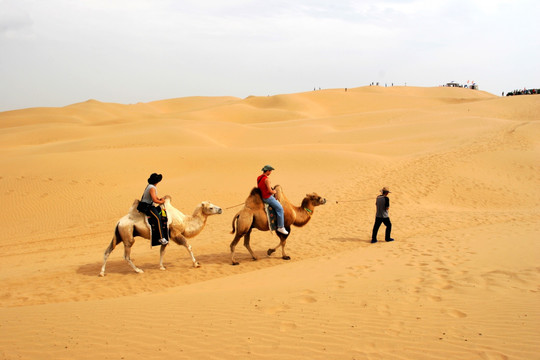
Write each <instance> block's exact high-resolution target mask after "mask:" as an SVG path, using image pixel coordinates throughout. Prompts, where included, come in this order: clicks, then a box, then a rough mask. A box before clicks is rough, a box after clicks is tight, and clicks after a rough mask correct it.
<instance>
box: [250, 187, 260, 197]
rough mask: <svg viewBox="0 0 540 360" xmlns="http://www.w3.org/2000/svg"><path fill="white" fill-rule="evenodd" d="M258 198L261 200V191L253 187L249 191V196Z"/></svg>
mask: <svg viewBox="0 0 540 360" xmlns="http://www.w3.org/2000/svg"><path fill="white" fill-rule="evenodd" d="M257 195H258V196H260V197H261V199H262V192H261V189H259V188H258V187H254V188H253V189H252V190H251V193H250V194H249V196H257Z"/></svg>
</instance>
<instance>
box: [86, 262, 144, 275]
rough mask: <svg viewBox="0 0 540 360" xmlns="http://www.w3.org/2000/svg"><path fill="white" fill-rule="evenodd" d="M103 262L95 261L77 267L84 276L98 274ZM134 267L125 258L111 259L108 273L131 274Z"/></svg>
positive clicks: (108, 264)
mask: <svg viewBox="0 0 540 360" xmlns="http://www.w3.org/2000/svg"><path fill="white" fill-rule="evenodd" d="M102 265H103V262H95V263H91V264H83V265H81V266H79V267H78V268H77V274H80V275H84V276H98V275H99V273H100V271H101V266H102ZM132 272H133V269H132V268H131V267H129V265H128V264H127V263H126V261H125V260H123V259H122V260H109V261H107V273H114V274H129V273H132Z"/></svg>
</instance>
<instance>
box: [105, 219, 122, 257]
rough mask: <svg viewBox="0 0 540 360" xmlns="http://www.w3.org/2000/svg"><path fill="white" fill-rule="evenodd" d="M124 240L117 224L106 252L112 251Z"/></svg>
mask: <svg viewBox="0 0 540 360" xmlns="http://www.w3.org/2000/svg"><path fill="white" fill-rule="evenodd" d="M121 242H122V236H121V235H120V231H118V224H116V227H115V228H114V235H113V238H112V240H111V243H110V244H109V247H108V248H107V250H105V252H106V253H110V252H111V251H113V250H114V248H115V247H116V245H118V244H120V243H121Z"/></svg>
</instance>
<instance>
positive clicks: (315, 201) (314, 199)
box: [305, 193, 326, 206]
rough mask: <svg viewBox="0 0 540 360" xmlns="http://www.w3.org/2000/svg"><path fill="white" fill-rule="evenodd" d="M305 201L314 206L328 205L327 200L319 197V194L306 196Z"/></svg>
mask: <svg viewBox="0 0 540 360" xmlns="http://www.w3.org/2000/svg"><path fill="white" fill-rule="evenodd" d="M305 200H307V201H309V202H310V203H311V205H313V206H319V205H324V204H326V199H325V198H323V197H320V196H319V195H317V193H311V194H306V198H305Z"/></svg>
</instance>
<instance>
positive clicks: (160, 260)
mask: <svg viewBox="0 0 540 360" xmlns="http://www.w3.org/2000/svg"><path fill="white" fill-rule="evenodd" d="M165 249H167V245H161V247H160V249H159V269H160V270H167V269H166V268H165V266H163V257H164V256H165Z"/></svg>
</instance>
